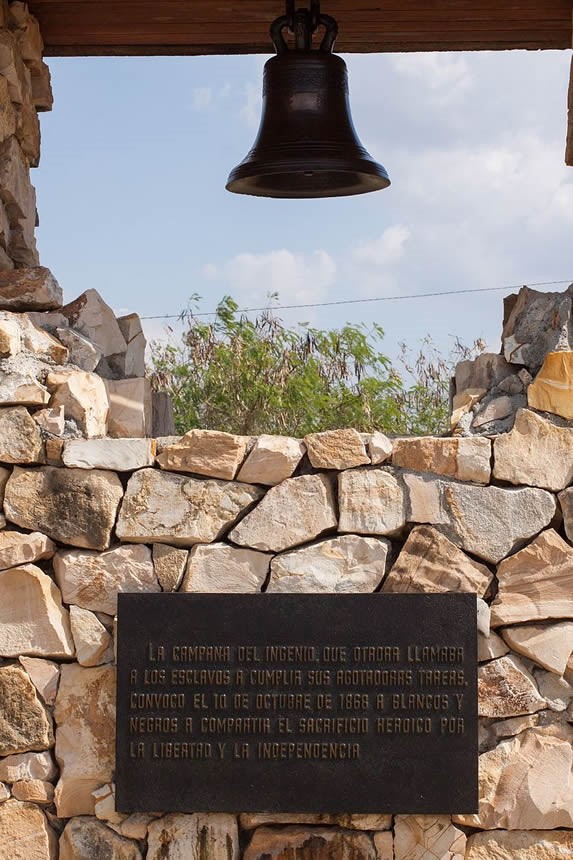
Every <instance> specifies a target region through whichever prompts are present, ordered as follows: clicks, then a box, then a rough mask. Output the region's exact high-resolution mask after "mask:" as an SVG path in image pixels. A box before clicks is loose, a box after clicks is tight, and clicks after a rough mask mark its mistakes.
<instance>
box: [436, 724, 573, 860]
mask: <svg viewBox="0 0 573 860" xmlns="http://www.w3.org/2000/svg"><path fill="white" fill-rule="evenodd" d="M570 734H571V733H570ZM572 763H573V749H572V747H571V739H570V737H569V739H566V738H564V737H558V736H552V735H549V734H545V733H543V732H542V730H540V729H528V730H527V731H525V732H521V734H519V735H517V736H516V737H514V738H511V739H510V740H507V741H502V742H501V743H500V744H498V746H497V747H496V748H495V749H493V750H490V751H489V752H486V753H483V755H481V756H480V759H479V796H480V805H479V813H478V814H477V815H476V814H474V815H455V816H453V820H454V821H455V822H456V823H458V824H462V825H465V826H467V827H479V828H480V829H483V830H496V829H498V828H507V829H508V830H520V829H523V830H536V829H539V830H544V829H552V828H556V827H571V826H572V824H573V773H572ZM519 860H522V858H521V857H520V858H519Z"/></svg>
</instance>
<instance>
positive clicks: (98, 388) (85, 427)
mask: <svg viewBox="0 0 573 860" xmlns="http://www.w3.org/2000/svg"><path fill="white" fill-rule="evenodd" d="M47 385H48V388H49V389H50V391H51V392H52V397H51V399H50V406H51V407H58V406H63V407H64V415H65V418H66V419H70V418H71V419H73V420H74V421H75V422H76V423H77V425H78V427H79V428H80V430H81V431H82V432H83V433H84V434H85V435H86V436H87V437H88V438H91V437H97V436H105V434H106V431H107V426H108V418H110V415H111V405H110V400H109V397H108V393H107V389H106V386H105V383H104V381H103V379H100V378H99V376H96V374H95V373H85V372H84V371H82V370H64V371H60V372H59V373H49V374H48V378H47Z"/></svg>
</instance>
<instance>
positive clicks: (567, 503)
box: [558, 487, 573, 543]
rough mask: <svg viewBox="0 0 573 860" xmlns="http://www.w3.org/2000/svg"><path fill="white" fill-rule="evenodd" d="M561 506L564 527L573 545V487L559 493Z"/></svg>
mask: <svg viewBox="0 0 573 860" xmlns="http://www.w3.org/2000/svg"><path fill="white" fill-rule="evenodd" d="M558 498H559V505H560V506H561V512H562V514H563V527H564V529H565V534H566V535H567V538H568V539H569V541H571V542H572V543H573V487H569V488H568V489H567V490H562V491H561V492H560V493H559V496H558Z"/></svg>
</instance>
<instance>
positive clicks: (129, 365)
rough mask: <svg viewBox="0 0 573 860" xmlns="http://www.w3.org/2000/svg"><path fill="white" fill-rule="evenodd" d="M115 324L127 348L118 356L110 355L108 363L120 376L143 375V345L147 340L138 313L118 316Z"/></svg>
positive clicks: (144, 345)
mask: <svg viewBox="0 0 573 860" xmlns="http://www.w3.org/2000/svg"><path fill="white" fill-rule="evenodd" d="M117 324H118V325H119V327H120V329H121V333H122V335H123V337H124V340H125V342H126V343H127V350H126V351H125V352H124V353H123V354H122V355H120V356H112V357H111V358H110V363H111V364H112V367H114V369H115V370H117V371H118V372H119V373H121V375H122V376H128V377H132V376H135V377H137V376H139V377H142V376H145V347H146V346H147V341H146V340H145V335H144V334H143V329H142V327H141V320H140V318H139V316H138V314H127V316H123V317H118V319H117Z"/></svg>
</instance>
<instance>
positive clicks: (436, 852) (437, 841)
mask: <svg viewBox="0 0 573 860" xmlns="http://www.w3.org/2000/svg"><path fill="white" fill-rule="evenodd" d="M465 848H466V835H465V833H464V832H463V831H462V830H460V829H459V828H457V827H455V826H454V825H453V824H452V822H451V820H450V817H449V816H446V815H440V816H435V815H398V816H396V823H395V826H394V860H414V858H423V857H424V858H425V857H427V858H428V860H462V858H463V857H464V854H465Z"/></svg>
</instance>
